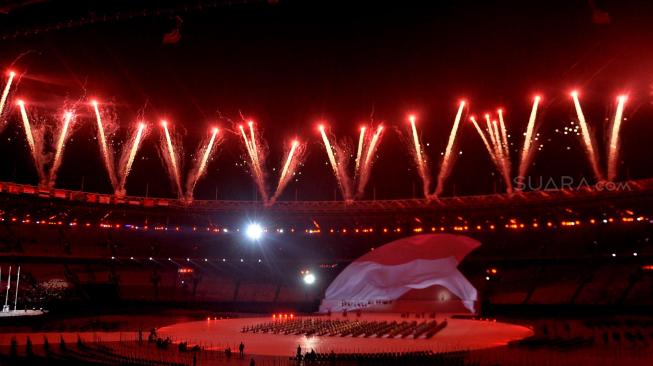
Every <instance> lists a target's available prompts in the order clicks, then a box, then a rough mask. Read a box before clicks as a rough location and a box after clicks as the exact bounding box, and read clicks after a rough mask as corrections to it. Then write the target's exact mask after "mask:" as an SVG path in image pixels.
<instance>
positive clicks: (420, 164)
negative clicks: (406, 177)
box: [408, 114, 431, 197]
mask: <svg viewBox="0 0 653 366" xmlns="http://www.w3.org/2000/svg"><path fill="white" fill-rule="evenodd" d="M408 120H409V122H410V129H411V132H412V135H413V146H414V148H415V150H414V154H413V157H414V159H415V164H417V171H418V173H419V176H420V178H421V179H422V189H423V191H424V197H429V186H430V185H431V178H430V177H429V174H428V171H427V169H426V162H425V159H424V157H423V156H422V146H421V145H420V142H419V135H418V134H417V127H416V126H415V120H416V118H415V115H412V114H411V115H410V116H408Z"/></svg>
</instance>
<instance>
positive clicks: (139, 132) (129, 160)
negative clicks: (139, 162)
mask: <svg viewBox="0 0 653 366" xmlns="http://www.w3.org/2000/svg"><path fill="white" fill-rule="evenodd" d="M144 134H145V123H143V122H139V123H138V128H137V129H136V132H135V133H132V134H131V136H132V137H131V138H130V141H131V144H128V145H131V147H130V148H129V150H128V151H129V152H128V153H126V152H127V150H123V153H122V156H121V159H120V161H121V163H122V162H124V163H123V164H121V166H122V170H121V172H122V174H121V176H120V184H119V186H118V189H117V190H116V195H121V196H124V195H125V184H126V182H127V177H128V176H129V173H130V172H131V169H132V164H134V159H135V158H136V153H137V152H138V148H139V146H140V143H141V140H142V139H143V135H144ZM125 146H127V145H125Z"/></svg>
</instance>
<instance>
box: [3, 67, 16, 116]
mask: <svg viewBox="0 0 653 366" xmlns="http://www.w3.org/2000/svg"><path fill="white" fill-rule="evenodd" d="M15 76H16V73H15V72H13V71H9V77H8V78H7V84H5V88H4V90H3V91H2V96H0V118H2V113H3V112H4V110H5V104H6V103H7V98H8V97H9V91H10V90H11V84H12V82H13V81H14V77H15ZM0 122H2V121H0Z"/></svg>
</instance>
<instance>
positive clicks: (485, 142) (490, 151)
mask: <svg viewBox="0 0 653 366" xmlns="http://www.w3.org/2000/svg"><path fill="white" fill-rule="evenodd" d="M469 120H470V121H471V122H472V124H474V128H476V132H478V135H479V136H480V137H481V140H482V141H483V145H484V146H485V149H486V150H487V153H488V155H489V156H490V160H492V162H493V163H494V164H495V165H496V166H497V167H499V163H498V161H497V157H496V155H495V153H494V149H493V148H492V146H490V142H489V141H488V139H487V137H486V136H485V133H484V132H483V130H482V129H481V127H480V126H479V125H478V122H476V117H474V116H471V117H470V118H469Z"/></svg>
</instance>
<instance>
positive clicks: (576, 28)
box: [0, 0, 653, 200]
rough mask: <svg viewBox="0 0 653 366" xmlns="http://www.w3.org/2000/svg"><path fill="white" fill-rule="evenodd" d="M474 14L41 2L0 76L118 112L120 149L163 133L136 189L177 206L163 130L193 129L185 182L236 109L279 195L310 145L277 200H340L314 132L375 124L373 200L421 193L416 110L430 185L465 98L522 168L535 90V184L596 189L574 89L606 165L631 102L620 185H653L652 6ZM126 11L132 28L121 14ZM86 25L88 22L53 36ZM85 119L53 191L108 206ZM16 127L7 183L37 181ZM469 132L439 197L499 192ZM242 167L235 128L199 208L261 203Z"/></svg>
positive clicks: (143, 156)
mask: <svg viewBox="0 0 653 366" xmlns="http://www.w3.org/2000/svg"><path fill="white" fill-rule="evenodd" d="M19 3H20V2H19ZM27 3H29V2H27ZM198 3H202V2H198V1H195V2H186V4H190V5H195V4H198ZM478 3H479V4H477V3H476V2H471V1H438V2H437V5H423V4H419V3H417V2H414V3H413V2H396V3H392V4H387V5H381V4H374V3H371V2H370V3H365V2H363V3H361V2H359V3H357V5H352V4H349V2H337V1H336V2H331V1H330V2H312V1H296V2H293V1H283V0H281V1H279V2H274V1H273V2H245V3H238V2H236V3H234V4H232V5H226V4H219V5H218V6H216V7H212V6H208V5H209V2H207V3H206V6H203V7H202V9H197V8H194V7H193V8H190V7H189V8H188V10H184V9H183V6H184V4H185V3H184V2H177V3H173V2H155V1H136V2H124V1H118V2H108V1H90V2H70V1H46V2H39V1H36V2H35V3H33V4H26V5H24V6H23V7H18V8H11V9H8V13H7V14H2V13H0V68H3V69H6V68H9V67H12V68H13V69H15V70H17V71H19V72H20V73H22V74H23V75H22V77H21V79H20V83H19V84H18V87H17V88H18V90H17V91H16V93H15V94H14V96H15V97H18V96H20V97H23V98H25V100H27V101H28V102H29V105H30V110H31V111H32V110H34V111H35V112H37V113H38V114H39V115H41V116H44V117H46V118H50V119H51V121H53V122H52V123H54V122H55V121H56V119H55V117H53V116H54V115H55V113H57V111H58V110H60V108H61V107H62V105H63V104H64V103H65V102H69V103H70V102H74V101H79V100H86V99H83V98H88V97H97V98H98V99H99V100H101V101H104V102H110V103H111V108H112V109H113V110H114V111H115V113H116V115H117V116H118V123H119V124H120V126H121V128H120V129H119V130H118V132H117V134H116V136H115V139H114V140H115V141H117V142H119V141H122V140H123V139H124V135H125V132H126V129H127V127H128V126H129V125H131V124H133V123H135V121H136V120H137V118H138V116H139V114H140V113H142V114H143V116H144V118H145V119H146V120H147V121H148V123H150V125H151V129H152V130H153V131H152V133H151V134H150V136H149V137H148V139H147V140H146V141H145V143H144V146H143V149H142V150H141V153H140V154H139V157H138V158H137V161H136V162H135V164H134V168H133V172H132V175H131V176H130V178H129V180H128V183H127V191H128V193H129V194H132V195H144V194H145V192H146V189H147V190H148V194H149V195H150V196H166V197H172V196H173V195H174V190H173V189H171V185H170V182H169V179H168V177H167V175H166V171H165V168H164V167H163V164H162V163H161V160H160V157H159V155H158V153H157V149H156V145H157V144H158V140H159V132H160V131H159V130H160V128H159V127H158V124H157V122H158V121H159V120H160V119H161V118H163V117H165V118H167V119H168V120H169V121H170V122H171V124H173V125H174V126H175V130H176V132H178V133H181V134H182V136H183V145H184V150H185V154H184V155H185V164H184V167H185V170H187V169H188V168H189V167H190V165H191V164H190V156H189V155H190V153H191V152H193V151H194V150H195V147H196V145H197V144H198V142H199V141H200V140H201V139H202V138H203V137H205V136H206V134H207V133H208V131H209V128H210V127H211V126H213V125H219V126H220V127H222V128H223V129H232V128H233V124H232V122H231V121H236V122H238V121H240V115H241V114H242V115H243V116H245V117H246V118H252V119H254V120H255V121H257V123H259V125H260V126H261V128H262V131H263V135H264V137H265V139H266V140H267V141H268V144H269V148H270V157H269V159H268V162H267V167H268V171H269V172H270V176H269V179H268V184H269V186H270V189H271V190H272V188H273V186H274V182H276V177H277V176H278V170H279V168H280V166H281V164H282V160H283V158H284V156H283V151H284V148H283V144H284V143H288V141H289V140H290V139H291V138H293V137H295V136H297V137H298V138H300V139H301V140H303V141H309V142H310V143H309V152H308V158H307V160H306V164H305V166H304V167H302V168H301V169H300V172H301V175H300V176H298V177H299V178H298V180H297V181H293V182H292V183H291V184H290V185H289V186H288V188H287V189H286V192H285V194H284V196H283V197H282V198H283V199H295V197H297V198H298V199H300V200H321V199H333V196H334V191H335V190H336V183H335V179H334V177H333V175H332V174H331V170H330V168H329V166H327V165H326V164H327V157H326V154H325V152H324V149H323V147H322V145H321V141H320V138H319V134H318V132H317V129H316V122H317V121H319V120H324V121H326V123H327V124H328V125H329V126H330V129H331V131H332V132H333V134H334V135H335V136H337V137H338V138H339V139H343V138H349V139H350V140H351V141H352V143H353V142H355V141H356V139H357V133H358V127H359V126H360V125H361V124H362V123H367V122H369V121H370V118H374V120H375V123H376V122H383V123H384V125H386V126H387V127H388V130H389V131H387V133H386V134H385V135H384V138H383V141H382V143H381V146H380V148H379V150H378V154H377V155H378V160H377V161H376V164H375V166H374V170H373V173H372V177H371V180H370V183H369V186H368V190H367V195H366V198H372V197H373V192H375V194H376V198H377V199H391V198H407V197H412V196H413V195H414V194H415V195H418V196H419V194H420V183H419V178H418V176H417V174H416V171H415V169H414V167H413V166H412V162H411V159H410V156H409V154H408V149H409V148H410V146H408V147H407V146H406V144H405V143H404V142H403V141H404V140H402V138H400V136H399V133H403V134H406V133H407V132H408V128H407V127H408V124H407V123H406V116H407V114H408V113H416V114H417V115H418V116H419V120H418V127H419V129H420V131H422V138H423V141H424V143H425V144H427V146H426V147H425V149H426V152H427V154H428V156H429V158H430V160H431V171H432V175H433V176H435V175H436V173H437V167H438V165H439V163H440V159H441V158H440V154H441V152H442V151H443V150H444V148H445V145H446V141H447V138H448V135H449V130H450V128H451V124H452V122H453V117H454V114H455V112H456V107H457V103H458V100H459V99H460V98H465V99H466V100H467V101H468V102H469V103H470V108H471V110H470V112H472V113H474V114H476V115H482V114H483V113H484V112H486V111H495V110H496V108H497V107H499V106H501V107H503V108H504V109H505V110H506V113H505V114H506V123H507V125H508V129H509V130H510V132H511V134H512V140H511V141H512V142H513V143H514V144H515V145H514V146H513V147H512V149H513V154H512V158H513V166H516V165H517V164H516V159H517V156H518V154H517V152H516V151H517V150H518V149H519V147H520V146H521V144H522V133H523V131H524V129H525V126H526V122H527V119H528V114H529V112H530V108H531V99H532V97H533V95H535V94H536V93H539V94H541V95H542V96H543V109H542V110H541V111H542V113H541V114H540V118H538V124H539V126H540V127H539V130H538V132H539V133H540V141H541V142H542V143H543V144H544V146H543V148H542V151H538V152H537V155H536V157H535V161H534V164H535V166H534V167H533V168H532V169H531V174H532V175H533V176H537V177H539V176H543V177H547V178H548V177H560V176H562V175H571V176H574V177H591V170H590V166H589V164H588V162H587V158H586V156H585V155H584V151H583V149H582V145H581V140H580V137H579V136H577V135H575V134H567V135H565V134H564V128H565V127H569V126H571V125H570V122H571V121H575V120H576V116H575V112H574V109H573V104H572V103H571V100H570V98H569V91H570V90H572V89H573V88H578V89H579V90H580V91H581V102H582V104H583V108H584V111H585V114H586V116H587V119H588V121H589V123H590V125H591V126H592V128H593V130H594V132H595V134H596V137H597V141H598V146H599V147H600V149H599V150H600V151H601V154H602V156H601V161H602V166H605V160H606V159H605V154H604V152H605V145H606V144H605V143H604V141H605V136H606V133H605V132H606V128H607V126H608V125H609V124H608V123H607V121H606V119H609V118H612V117H613V114H614V109H615V98H616V96H617V95H618V94H619V93H624V92H625V93H627V94H628V95H629V100H628V104H627V106H626V112H625V116H626V118H627V120H625V121H624V124H623V129H622V132H623V134H622V139H623V150H622V155H621V162H620V166H619V173H620V178H621V179H626V178H631V179H637V178H647V177H651V176H653V166H652V165H651V164H650V161H651V159H652V158H653V147H652V146H651V143H650V141H651V132H652V127H651V123H650V122H651V118H652V117H653V106H652V104H651V101H652V100H653V98H652V94H651V93H652V90H653V47H651V40H652V39H653V23H652V22H651V14H653V12H652V10H653V6H651V5H646V4H645V2H644V1H606V2H601V1H598V2H597V5H596V6H599V7H600V8H601V9H602V10H604V11H606V12H607V14H608V15H609V18H610V19H609V20H610V21H609V23H608V24H599V23H601V22H597V21H593V17H592V8H591V5H590V2H586V1H538V2H534V1H483V2H478ZM308 4H310V6H309V5H308ZM170 9H173V10H170ZM116 14H122V15H123V16H121V17H120V19H115V15H116ZM127 14H134V16H127ZM105 15H106V16H108V18H107V19H108V20H103V19H104V18H103V17H104V16H105ZM176 17H179V19H181V20H182V23H181V27H180V29H179V30H180V38H179V39H178V41H177V42H175V43H164V42H163V38H164V34H166V33H167V32H170V31H171V30H173V29H174V28H175V27H176V25H175V24H176V20H175V19H176ZM79 19H86V20H89V24H81V25H75V23H74V22H73V23H70V25H69V26H64V27H61V28H62V29H59V30H50V31H46V30H45V29H46V28H47V27H48V25H51V24H56V23H58V22H63V24H66V23H67V22H68V21H70V20H72V21H76V20H79ZM90 20H92V21H90ZM16 31H20V33H18V34H16ZM23 31H28V33H29V34H24V33H22V32H23ZM2 85H4V79H3V81H2ZM91 112H92V111H91V110H90V109H89V108H88V107H86V106H85V105H83V104H82V105H80V107H79V108H78V110H77V114H78V119H77V123H76V127H75V130H74V133H73V135H72V138H71V140H70V142H69V143H68V145H67V148H66V151H65V156H64V159H63V164H62V167H61V170H60V174H59V179H58V181H57V186H58V187H62V188H69V189H80V187H81V185H82V182H83V184H84V189H85V190H88V191H97V192H105V193H110V192H111V186H110V183H109V180H108V178H107V174H106V172H105V170H104V167H103V165H102V160H101V157H100V152H99V149H98V146H97V141H96V140H95V131H96V130H95V121H94V119H93V115H92V113H91ZM5 117H6V119H7V122H6V123H7V126H6V128H5V129H4V131H2V133H1V134H0V154H1V158H0V180H3V181H16V182H20V183H29V184H36V183H37V181H38V179H37V176H36V173H35V170H34V168H33V164H32V162H31V159H30V155H29V152H28V148H27V145H26V143H25V138H24V134H23V131H22V129H21V125H20V119H19V114H18V110H17V108H14V109H13V110H12V111H10V113H9V114H7V115H5ZM459 136H460V139H459V140H458V146H457V151H462V155H459V156H458V159H457V161H456V165H455V166H454V168H453V172H452V175H451V177H450V178H449V180H448V183H447V185H446V187H445V190H444V192H445V195H452V194H457V195H463V194H487V193H492V192H494V191H495V190H497V191H501V190H502V183H501V181H500V178H499V176H498V174H496V172H495V169H494V167H493V165H492V164H491V162H490V160H489V158H488V156H487V153H486V152H485V150H484V148H483V145H482V143H481V141H480V139H479V137H478V135H477V134H476V132H475V131H474V129H473V127H471V125H470V124H469V123H468V122H465V123H463V125H462V128H461V130H460V135H459ZM118 149H120V147H118ZM244 157H245V155H244V150H243V147H242V140H241V138H240V137H239V136H238V135H235V134H233V133H230V132H228V133H226V135H225V140H224V143H223V144H222V145H221V146H220V147H219V148H218V154H217V155H216V157H215V159H213V160H212V162H211V163H210V166H209V170H208V174H207V176H206V177H205V178H204V179H203V180H201V181H200V182H199V184H198V186H197V190H196V197H198V198H204V199H213V198H215V197H216V191H217V197H218V198H219V199H236V200H248V199H252V198H253V197H254V196H255V193H254V192H255V189H254V185H253V183H252V180H251V179H250V178H249V174H248V173H247V170H246V168H245V167H243V166H242V164H241V163H242V161H243V158H244ZM272 168H276V169H277V171H272ZM146 187H147V188H146Z"/></svg>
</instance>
